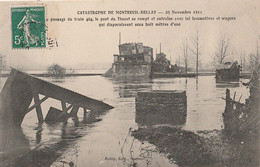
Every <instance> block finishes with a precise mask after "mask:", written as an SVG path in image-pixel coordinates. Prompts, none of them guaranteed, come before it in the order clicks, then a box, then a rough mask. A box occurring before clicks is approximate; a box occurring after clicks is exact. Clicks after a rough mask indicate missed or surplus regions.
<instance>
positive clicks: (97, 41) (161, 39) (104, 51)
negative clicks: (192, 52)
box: [0, 0, 260, 68]
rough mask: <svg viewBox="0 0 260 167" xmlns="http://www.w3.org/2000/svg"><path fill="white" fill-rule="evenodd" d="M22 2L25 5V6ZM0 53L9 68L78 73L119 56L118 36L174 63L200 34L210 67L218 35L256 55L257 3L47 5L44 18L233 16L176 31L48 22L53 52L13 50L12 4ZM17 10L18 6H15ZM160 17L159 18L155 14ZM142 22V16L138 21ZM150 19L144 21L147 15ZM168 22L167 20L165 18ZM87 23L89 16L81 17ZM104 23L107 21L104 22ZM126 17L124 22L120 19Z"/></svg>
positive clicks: (2, 20)
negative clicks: (54, 66)
mask: <svg viewBox="0 0 260 167" xmlns="http://www.w3.org/2000/svg"><path fill="white" fill-rule="evenodd" d="M24 3H25V2H23V4H24ZM0 4H1V5H0V11H1V15H0V40H1V42H0V53H1V54H4V55H6V56H7V60H8V64H9V65H10V66H24V67H25V68H29V67H30V66H33V65H34V66H35V65H39V67H40V66H41V65H43V66H45V65H49V64H51V63H54V62H56V63H59V64H62V65H66V66H72V67H77V66H78V65H82V64H95V63H112V61H113V54H116V53H118V34H119V32H121V36H122V40H121V41H122V43H124V42H142V43H144V45H147V46H151V47H153V48H154V52H155V50H156V48H157V50H158V51H159V44H160V43H162V51H163V52H164V53H166V54H167V57H168V58H170V56H171V58H172V60H175V59H177V57H178V56H179V55H180V54H181V51H180V47H181V45H182V43H183V41H184V40H185V39H186V38H187V39H188V40H189V39H190V36H191V35H192V34H194V33H195V31H196V28H197V27H198V30H199V32H200V34H201V44H202V48H203V50H202V55H201V57H200V59H201V61H202V63H207V62H209V61H211V57H212V56H213V55H214V53H215V51H216V47H217V42H218V40H219V38H220V35H221V34H227V35H229V36H231V37H232V40H231V44H232V47H233V48H234V50H235V51H236V52H237V53H240V52H241V51H246V52H247V53H250V52H255V50H256V41H257V37H258V35H259V30H260V24H259V20H260V18H259V17H260V9H259V7H260V2H259V0H218V1H212V0H186V1H183V0H169V1H160V0H158V1H157V0H149V1H148V0H145V1H139V0H134V1H130V0H129V1H120V2H119V1H86V2H75V1H73V2H55V3H54V2H46V3H45V5H46V12H47V13H46V18H52V17H53V18H58V17H64V18H67V17H72V18H73V17H80V15H77V11H81V10H141V9H144V10H157V11H166V10H170V11H171V10H201V11H202V12H203V15H202V16H209V17H217V16H234V17H236V20H235V21H185V22H181V24H182V25H181V26H180V27H130V28H126V27H120V28H111V27H103V28H99V27H98V25H97V23H94V22H63V23H60V22H55V23H54V22H47V26H48V36H49V37H52V38H56V39H57V41H58V44H59V46H58V47H56V48H52V49H29V50H24V49H19V50H13V49H12V48H11V46H12V45H11V43H12V42H11V12H10V7H11V6H14V5H16V6H17V4H15V2H0ZM18 6H19V5H18ZM158 15H159V14H158ZM138 16H141V15H138ZM147 16H148V15H147ZM165 16H166V15H165ZM82 17H87V15H82ZM104 17H105V16H104ZM122 17H127V16H122Z"/></svg>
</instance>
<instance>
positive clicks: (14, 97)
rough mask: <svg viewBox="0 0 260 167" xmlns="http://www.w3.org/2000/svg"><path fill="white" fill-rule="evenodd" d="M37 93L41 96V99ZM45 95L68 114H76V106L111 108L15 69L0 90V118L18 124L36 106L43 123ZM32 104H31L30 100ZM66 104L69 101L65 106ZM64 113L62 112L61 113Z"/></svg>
mask: <svg viewBox="0 0 260 167" xmlns="http://www.w3.org/2000/svg"><path fill="white" fill-rule="evenodd" d="M39 94H41V95H43V96H44V97H43V98H42V99H40V98H39ZM48 98H53V99H56V100H59V101H61V104H62V108H63V109H62V110H63V111H66V113H67V111H68V110H69V109H70V108H74V109H72V111H71V113H70V114H71V115H76V114H77V112H78V109H79V107H81V108H83V109H88V110H92V111H96V110H97V111H105V110H109V109H112V108H114V107H112V106H110V105H108V104H106V103H104V102H102V101H99V100H95V99H92V98H89V97H87V96H84V95H82V94H79V93H76V92H74V91H71V90H69V89H66V88H63V87H60V86H57V85H55V84H53V83H49V82H47V81H44V80H42V79H39V78H36V77H33V76H31V75H29V74H26V73H24V72H21V71H18V70H16V69H13V68H12V70H11V73H10V75H9V77H8V79H7V81H6V83H5V85H4V87H3V89H2V91H1V93H0V120H1V121H2V120H3V121H5V122H12V123H13V124H16V125H18V126H20V125H21V123H22V121H23V118H24V116H25V115H26V114H27V113H28V112H30V111H31V110H33V109H34V108H36V112H37V116H38V120H39V122H40V123H41V122H43V116H42V109H41V106H40V105H41V104H42V103H43V102H44V101H45V100H47V99H48ZM32 100H34V103H35V104H33V105H32V106H31V107H30V104H31V101H32ZM66 103H68V104H70V106H69V107H66ZM62 114H65V112H62Z"/></svg>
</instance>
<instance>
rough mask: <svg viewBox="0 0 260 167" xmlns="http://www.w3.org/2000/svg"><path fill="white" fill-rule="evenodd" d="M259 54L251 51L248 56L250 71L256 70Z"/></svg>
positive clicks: (259, 58)
mask: <svg viewBox="0 0 260 167" xmlns="http://www.w3.org/2000/svg"><path fill="white" fill-rule="evenodd" d="M259 60H260V57H259V54H254V53H251V54H249V56H248V68H249V71H250V72H253V71H254V70H257V68H258V66H259V63H260V62H259Z"/></svg>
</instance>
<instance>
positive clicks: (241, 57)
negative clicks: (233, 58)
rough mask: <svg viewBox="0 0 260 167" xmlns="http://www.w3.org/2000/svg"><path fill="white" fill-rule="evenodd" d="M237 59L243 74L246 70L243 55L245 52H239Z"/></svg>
mask: <svg viewBox="0 0 260 167" xmlns="http://www.w3.org/2000/svg"><path fill="white" fill-rule="evenodd" d="M238 59H239V61H240V65H241V67H242V72H245V69H246V53H245V51H243V52H242V51H241V52H240V55H239V57H238Z"/></svg>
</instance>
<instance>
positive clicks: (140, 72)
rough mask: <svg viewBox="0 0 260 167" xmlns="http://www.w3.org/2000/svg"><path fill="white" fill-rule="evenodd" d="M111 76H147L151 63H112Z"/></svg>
mask: <svg viewBox="0 0 260 167" xmlns="http://www.w3.org/2000/svg"><path fill="white" fill-rule="evenodd" d="M112 68H113V77H115V78H121V77H149V76H150V75H151V64H148V63H114V64H113V67H112Z"/></svg>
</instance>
